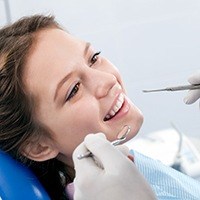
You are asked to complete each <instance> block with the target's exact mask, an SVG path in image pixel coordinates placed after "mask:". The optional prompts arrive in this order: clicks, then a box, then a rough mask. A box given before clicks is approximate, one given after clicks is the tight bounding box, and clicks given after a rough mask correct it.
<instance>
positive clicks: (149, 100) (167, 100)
mask: <svg viewBox="0 0 200 200" xmlns="http://www.w3.org/2000/svg"><path fill="white" fill-rule="evenodd" d="M9 3H10V10H11V19H12V21H14V20H16V19H18V18H20V17H22V16H24V15H29V14H35V13H45V14H47V13H51V14H55V15H56V18H57V20H58V21H59V22H60V23H61V24H63V26H65V27H66V28H67V29H68V30H69V31H70V32H71V33H72V34H74V35H76V36H78V37H81V38H83V39H85V40H88V41H90V42H92V43H93V44H94V46H95V47H96V49H100V50H101V51H102V53H103V55H104V56H106V57H108V58H109V59H110V60H111V61H112V62H113V63H114V64H115V65H116V66H117V67H118V68H119V70H120V71H121V73H122V76H123V78H124V80H125V84H126V86H127V91H128V93H129V96H130V98H131V99H132V100H133V102H135V104H136V105H138V107H139V108H140V109H141V110H142V112H143V113H144V116H145V121H144V125H143V128H142V129H141V134H146V133H148V132H152V131H156V130H160V129H165V128H169V127H170V126H171V125H170V122H173V123H175V124H176V126H177V127H178V128H179V129H180V130H181V131H182V132H184V133H186V134H188V135H191V136H195V137H196V136H197V137H199V135H200V123H199V121H200V112H199V103H195V104H194V105H192V106H186V105H185V104H184V103H183V97H184V96H185V94H186V92H185V91H184V92H175V93H169V92H165V93H152V94H144V93H142V90H143V89H151V88H161V87H166V86H172V85H180V84H187V77H188V75H190V74H191V73H193V72H195V71H197V70H199V69H200V1H199V0H132V1H130V0H101V1H94V0H84V1H81V0H71V1H69V0H42V1H38V0H35V1H33V0H9ZM4 23H6V20H5V13H4V5H3V1H0V25H3V24H4Z"/></svg>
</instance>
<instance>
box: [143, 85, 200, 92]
mask: <svg viewBox="0 0 200 200" xmlns="http://www.w3.org/2000/svg"><path fill="white" fill-rule="evenodd" d="M197 89H200V84H195V85H181V86H175V87H167V88H162V89H155V90H142V91H143V92H162V91H171V92H173V91H179V90H197Z"/></svg>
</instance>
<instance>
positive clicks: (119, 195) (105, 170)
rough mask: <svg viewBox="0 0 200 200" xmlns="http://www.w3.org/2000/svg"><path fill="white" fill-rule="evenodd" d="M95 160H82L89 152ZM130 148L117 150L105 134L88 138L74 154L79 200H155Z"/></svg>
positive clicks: (75, 196)
mask: <svg viewBox="0 0 200 200" xmlns="http://www.w3.org/2000/svg"><path fill="white" fill-rule="evenodd" d="M88 150H89V151H90V152H92V154H93V155H94V156H93V157H88V158H83V159H81V160H79V159H78V158H77V156H78V155H80V154H83V153H85V152H87V151H88ZM127 156H128V148H127V147H126V146H124V145H120V146H118V147H117V148H116V147H114V146H113V145H111V144H110V142H109V141H107V140H106V138H105V136H104V135H103V134H102V133H99V134H90V135H88V136H86V138H85V140H84V142H83V143H82V144H80V145H79V146H78V147H77V148H76V150H75V151H74V154H73V160H74V165H75V170H76V178H75V180H74V187H75V195H74V199H75V200H94V199H95V200H111V199H115V200H122V199H125V200H133V199H136V200H140V199H141V200H144V199H145V200H152V199H156V197H155V195H154V193H153V192H152V189H151V187H150V186H149V185H148V183H147V182H146V181H145V179H144V178H143V176H142V175H141V174H140V173H139V172H138V170H137V169H136V167H135V165H134V163H133V162H132V161H131V160H130V159H129V158H128V157H127Z"/></svg>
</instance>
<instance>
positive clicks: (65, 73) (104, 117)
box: [24, 29, 143, 159]
mask: <svg viewBox="0 0 200 200" xmlns="http://www.w3.org/2000/svg"><path fill="white" fill-rule="evenodd" d="M24 81H25V84H26V87H27V88H26V89H27V91H28V92H29V93H30V94H31V95H33V96H34V98H35V101H36V108H35V113H36V118H37V120H39V122H41V123H42V124H43V125H45V126H46V127H47V128H48V129H49V130H50V132H51V133H52V136H53V139H54V144H55V146H56V148H57V149H58V151H59V152H60V154H62V155H64V156H65V157H66V158H68V159H69V158H71V155H72V152H73V150H74V149H75V148H76V147H77V145H78V144H80V143H81V142H82V141H83V139H84V137H85V136H86V135H87V134H89V133H98V132H103V133H104V134H105V135H106V136H107V138H108V140H110V141H112V140H115V139H116V138H117V135H118V132H119V131H120V130H121V129H122V127H123V126H124V125H130V126H131V133H130V134H129V136H128V138H129V139H130V138H132V137H133V136H135V135H136V134H137V132H138V130H139V129H140V127H141V124H142V121H143V117H142V114H141V112H140V111H139V110H138V109H137V108H136V107H135V106H134V105H133V103H132V102H131V101H130V100H129V99H128V98H127V96H126V94H125V89H124V87H123V84H122V80H121V77H120V74H119V72H118V71H117V69H116V68H115V66H114V65H113V64H111V63H110V62H109V61H108V60H107V59H106V58H104V57H102V56H101V55H99V52H98V51H96V50H94V49H93V48H92V47H91V45H90V44H89V43H86V42H84V41H82V40H79V39H77V38H75V37H73V36H72V35H70V34H68V33H66V32H64V31H62V30H60V29H48V30H42V31H40V32H39V33H38V34H37V42H36V44H35V45H34V47H33V48H32V51H31V52H30V55H29V57H28V61H27V63H26V66H25V71H24Z"/></svg>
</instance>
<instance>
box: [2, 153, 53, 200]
mask: <svg viewBox="0 0 200 200" xmlns="http://www.w3.org/2000/svg"><path fill="white" fill-rule="evenodd" d="M0 200H50V197H49V196H48V194H47V193H46V191H45V190H44V188H43V187H42V185H41V184H40V183H39V181H38V180H37V178H36V177H35V176H34V175H33V173H32V172H31V171H30V170H29V169H27V168H26V167H25V166H23V165H22V164H21V163H19V162H17V161H15V160H14V159H13V158H11V157H10V156H9V155H7V154H6V153H5V152H3V151H0Z"/></svg>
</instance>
